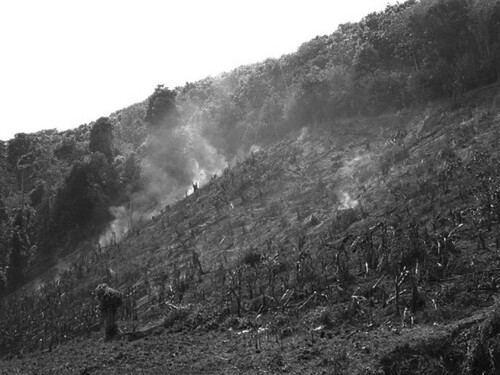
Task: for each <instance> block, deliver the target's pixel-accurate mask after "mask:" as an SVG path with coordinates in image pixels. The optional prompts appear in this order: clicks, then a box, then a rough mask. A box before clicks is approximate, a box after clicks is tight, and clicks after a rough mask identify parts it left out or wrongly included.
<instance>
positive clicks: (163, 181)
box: [99, 124, 227, 246]
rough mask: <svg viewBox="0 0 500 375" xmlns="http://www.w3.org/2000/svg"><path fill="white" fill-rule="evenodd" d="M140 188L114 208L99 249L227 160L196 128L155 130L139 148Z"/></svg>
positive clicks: (215, 170)
mask: <svg viewBox="0 0 500 375" xmlns="http://www.w3.org/2000/svg"><path fill="white" fill-rule="evenodd" d="M141 157H142V162H141V186H140V189H139V190H138V191H137V192H135V193H133V194H132V196H131V198H130V202H129V203H127V204H126V205H124V206H120V207H113V208H112V209H111V213H112V214H113V216H114V218H115V219H114V220H113V221H112V222H111V223H110V224H109V226H108V228H107V229H106V231H105V232H104V233H103V234H102V235H101V237H100V238H99V242H100V243H101V245H103V246H106V245H108V244H109V243H111V242H112V241H115V240H117V241H119V240H120V239H121V238H122V237H123V235H125V234H126V233H127V232H128V231H129V230H130V229H132V228H134V226H136V225H138V224H139V223H140V222H141V221H144V220H146V219H149V218H151V216H153V215H156V214H157V213H158V212H159V211H161V209H162V208H163V207H165V206H166V205H169V204H172V203H173V202H175V201H177V200H179V199H181V198H183V197H184V196H185V194H186V193H187V194H190V193H192V190H193V184H197V185H198V186H201V185H203V184H204V183H206V182H207V181H208V180H209V179H210V177H211V176H213V175H215V174H220V173H221V171H222V170H223V169H224V168H225V167H226V166H227V161H226V158H225V157H224V156H223V155H222V154H221V153H220V152H218V150H217V149H216V148H215V147H213V146H212V145H211V144H210V142H209V141H208V140H207V139H206V138H205V137H204V136H203V135H202V134H201V131H200V128H199V127H197V126H195V125H191V124H188V125H179V126H177V127H174V128H160V129H155V130H153V131H152V132H151V134H149V136H148V138H147V139H146V141H145V143H144V144H143V145H142V146H141Z"/></svg>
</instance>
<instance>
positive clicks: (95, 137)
mask: <svg viewBox="0 0 500 375" xmlns="http://www.w3.org/2000/svg"><path fill="white" fill-rule="evenodd" d="M89 150H90V152H100V153H101V154H103V155H104V156H105V157H106V159H107V160H108V162H109V163H111V162H112V160H113V157H114V152H113V125H111V123H110V122H109V118H107V117H101V118H99V119H98V120H97V121H96V123H95V124H94V126H92V130H91V131H90V143H89Z"/></svg>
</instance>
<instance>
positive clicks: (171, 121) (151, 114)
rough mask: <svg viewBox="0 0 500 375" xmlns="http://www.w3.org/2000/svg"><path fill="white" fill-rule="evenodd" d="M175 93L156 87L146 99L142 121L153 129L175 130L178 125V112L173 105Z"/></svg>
mask: <svg viewBox="0 0 500 375" xmlns="http://www.w3.org/2000/svg"><path fill="white" fill-rule="evenodd" d="M176 96H177V94H176V92H175V91H172V90H169V89H168V88H166V87H164V86H163V85H158V86H157V87H156V89H155V91H154V93H153V95H151V96H150V97H149V99H148V108H147V111H146V117H145V118H144V120H145V121H146V122H148V123H149V124H151V125H152V126H153V127H155V128H160V127H161V128H167V129H171V128H175V127H176V126H177V125H178V124H179V112H178V110H177V105H176V103H175V97H176Z"/></svg>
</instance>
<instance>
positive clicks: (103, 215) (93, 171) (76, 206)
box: [52, 152, 117, 235]
mask: <svg viewBox="0 0 500 375" xmlns="http://www.w3.org/2000/svg"><path fill="white" fill-rule="evenodd" d="M115 181H116V180H115V176H114V171H113V170H112V168H111V167H110V165H109V163H108V162H107V160H106V158H105V156H104V155H103V154H102V153H100V152H94V153H93V154H92V155H91V157H90V158H89V159H88V160H85V161H83V162H77V163H76V164H75V165H74V166H73V168H72V169H71V171H70V173H69V175H68V177H67V178H66V180H65V182H64V185H63V187H62V188H61V189H60V190H59V191H58V193H57V195H56V198H55V203H54V215H53V216H54V224H53V228H52V230H53V232H55V233H57V234H59V235H63V234H64V233H67V232H68V231H70V230H74V229H76V228H87V229H88V230H90V231H91V232H92V231H99V230H100V229H102V227H103V226H104V225H105V224H106V222H107V221H108V220H109V219H110V218H111V216H110V214H109V212H108V208H109V207H110V205H111V204H112V198H111V197H114V196H116V195H117V189H116V182H115Z"/></svg>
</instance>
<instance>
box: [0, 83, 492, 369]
mask: <svg viewBox="0 0 500 375" xmlns="http://www.w3.org/2000/svg"><path fill="white" fill-rule="evenodd" d="M499 95H500V88H499V86H498V85H497V86H491V87H488V88H485V89H482V90H479V91H476V92H473V93H470V94H469V95H468V97H466V98H465V99H464V102H463V103H461V104H460V105H459V106H458V107H457V106H451V105H450V104H447V103H442V104H439V105H438V104H435V105H433V106H432V107H428V108H427V109H423V110H421V111H417V110H415V111H411V112H404V113H403V112H402V113H398V114H394V115H386V116H381V117H374V118H355V119H350V120H346V121H344V122H343V123H338V124H336V125H335V127H329V126H324V127H317V128H303V129H302V130H300V131H297V132H296V133H293V134H291V135H290V136H288V137H286V138H285V139H283V140H282V141H281V142H279V143H277V144H275V145H272V146H270V147H267V148H265V149H262V150H257V149H256V150H254V152H253V153H252V154H251V155H250V156H249V157H248V158H247V159H245V160H244V161H240V162H237V163H236V164H235V165H232V166H230V167H228V168H227V169H226V170H225V171H224V172H223V173H222V175H221V176H219V177H214V178H213V179H212V180H211V181H210V182H209V183H207V184H206V185H205V186H202V187H200V188H199V189H197V190H196V191H194V192H193V193H192V194H190V195H189V196H187V197H186V198H185V199H183V200H181V201H179V202H177V203H175V204H173V205H170V206H167V207H164V208H163V209H161V210H159V211H158V212H157V213H156V214H155V215H154V217H152V218H150V219H148V220H143V221H137V222H134V223H132V228H133V229H132V230H130V231H129V232H128V233H126V234H124V236H123V238H122V239H121V240H120V241H119V242H118V243H114V242H113V243H111V244H110V245H109V246H107V247H104V248H102V247H101V246H98V245H94V246H88V247H87V249H86V251H82V252H81V253H80V254H81V256H80V257H79V258H77V259H73V260H72V261H71V262H70V263H71V266H70V267H69V268H68V269H67V270H65V271H64V272H62V273H61V274H60V275H59V276H58V280H57V281H52V282H47V283H45V285H44V286H42V287H41V289H39V290H38V292H37V294H35V295H32V296H28V295H27V296H24V297H22V298H19V299H17V300H16V299H11V300H9V301H8V304H5V305H4V306H3V308H2V310H1V314H2V317H1V320H0V321H1V322H2V327H1V330H2V333H3V334H2V338H1V340H2V341H1V349H2V353H4V354H7V356H6V357H5V359H7V358H10V356H12V355H16V354H18V356H19V355H20V353H26V352H27V351H30V350H42V351H45V350H47V349H49V351H51V350H52V349H53V348H54V347H55V346H58V345H60V344H62V346H60V347H59V348H58V349H57V350H54V351H52V352H51V353H45V352H43V353H42V354H39V353H37V354H30V355H28V356H27V357H26V359H17V360H12V361H8V360H6V361H3V362H2V364H1V365H0V368H2V371H4V372H5V373H10V372H12V371H14V370H15V369H21V371H24V372H29V371H30V370H31V369H34V368H36V369H38V372H41V373H44V371H45V372H46V373H50V371H59V370H61V371H63V370H64V369H66V370H67V372H68V373H78V372H79V371H86V373H113V371H114V372H115V373H124V372H125V373H127V372H134V371H135V372H137V371H142V372H144V373H157V372H158V371H160V372H162V371H167V369H168V368H170V367H169V366H173V367H172V368H173V370H175V371H177V372H180V373H183V372H184V373H196V372H197V371H198V372H202V371H204V366H212V367H210V368H211V369H213V372H214V373H224V372H226V373H259V372H260V371H268V372H273V373H277V372H281V371H287V372H289V373H321V372H322V371H337V372H341V371H343V372H344V373H376V372H377V371H384V372H385V373H390V374H392V373H398V372H397V371H403V370H404V371H410V370H409V369H411V371H415V373H419V372H418V371H419V370H422V369H427V370H426V371H430V372H429V373H433V372H432V371H434V373H436V371H438V369H441V370H440V371H441V372H439V373H443V372H442V371H448V373H454V371H455V370H456V366H457V363H461V364H463V365H464V366H465V365H467V366H468V367H467V369H468V370H467V371H469V372H468V373H475V372H474V371H477V368H478V367H477V366H479V365H477V363H476V362H478V361H479V359H480V358H482V357H481V355H483V354H481V353H488V352H489V353H493V354H494V353H496V351H495V350H496V349H495V348H496V347H497V345H498V342H497V341H495V339H494V332H496V328H495V327H496V323H495V322H496V320H495V319H497V316H498V312H495V311H494V309H493V307H491V306H492V304H494V301H495V298H496V291H497V288H498V282H499V280H500V277H499V276H500V275H499V273H500V271H499V270H500V260H499V258H498V251H499V250H500V230H499V225H500V200H499V199H500V198H499V197H500V178H499V177H500V176H499V170H498V168H497V166H498V161H499V155H498V152H499V151H498V150H499V149H500V148H499V144H498V143H499V140H500V134H499V123H500V105H499V104H500V100H499V99H498V98H499ZM118 237H120V234H118ZM103 281H105V282H108V283H110V284H112V285H113V286H115V287H117V288H119V289H120V290H121V291H122V292H123V293H124V304H123V307H122V309H121V310H120V318H121V320H120V321H119V325H120V326H121V329H122V331H123V332H124V333H123V335H122V337H124V338H126V337H128V338H129V340H131V341H132V342H130V343H127V342H125V341H120V342H117V343H101V342H99V341H98V340H99V339H98V337H99V336H97V334H95V333H92V332H93V331H94V330H95V328H98V322H99V320H98V315H97V313H96V309H95V302H94V299H93V297H92V295H91V292H92V290H93V289H94V288H95V286H96V285H97V284H98V283H99V282H103ZM20 312H21V313H20ZM481 322H484V323H481ZM478 324H482V325H480V326H478ZM491 327H493V328H491ZM259 328H260V329H261V332H267V333H268V336H269V337H271V338H272V341H266V340H264V338H263V336H264V334H262V335H261V336H262V337H261V338H260V339H261V340H262V342H261V343H260V347H258V345H259V340H260V339H258V338H259V331H258V329H259ZM246 330H248V331H246ZM178 331H184V334H174V333H173V332H178ZM152 333H155V334H157V335H153V336H151V334H152ZM85 337H88V338H85ZM141 337H143V338H141ZM72 338H73V339H72ZM75 338H77V339H75ZM70 339H72V340H71V341H69V342H68V340H70ZM135 340H136V341H135ZM171 340H172V341H171ZM274 340H276V343H274ZM477 340H482V341H481V342H483V344H481V345H483V346H478V344H475V343H476V342H477ZM170 341H171V342H172V345H173V346H176V347H177V349H175V348H174V347H173V346H164V345H165V342H170ZM450 343H454V345H455V346H454V347H455V348H456V350H455V351H453V352H450V351H447V349H445V348H446V347H447V346H448V345H449V344H450ZM437 344H439V345H441V346H439V345H438V347H442V348H443V350H442V351H441V352H440V351H437V352H435V353H433V352H432V351H431V348H433V347H436V346H435V345H437ZM209 346H210V348H211V350H210V351H209V352H206V353H207V354H206V355H205V354H203V353H204V352H203V350H202V349H201V348H204V347H206V348H208V347H209ZM153 347H154V348H156V349H154V348H153ZM468 348H476V349H474V350H475V352H474V350H473V351H472V352H471V351H470V350H469V349H468ZM97 349H98V350H100V351H102V353H106V354H101V355H100V356H97V354H96V353H97V352H96V350H97ZM153 349H154V350H153ZM468 350H469V351H468ZM115 352H116V356H115V355H114V353H115ZM140 353H143V354H140ZM173 353H178V355H179V357H177V358H174V357H173ZM474 353H476V354H474ZM478 353H479V354H478ZM139 354H140V355H139ZM242 354H245V355H246V357H245V356H242ZM493 354H492V355H493ZM67 356H71V358H72V359H71V362H68V361H67V360H66V359H65V358H67ZM146 357H151V358H154V360H153V361H147V363H144V360H145V358H146ZM209 357H210V358H212V359H209ZM20 358H22V356H21V357H20ZM89 358H94V359H92V360H90V359H89ZM214 358H220V359H221V360H220V361H219V360H216V359H214ZM409 358H413V359H414V362H411V361H410V359H409ZM429 358H430V359H431V361H430V364H429V361H428V359H429ZM478 358H479V359H478ZM492 361H493V360H492ZM34 362H36V364H34ZM63 362H64V363H63ZM66 362H68V363H67V364H65V363H66ZM479 362H481V361H479ZM479 362H478V363H479ZM413 363H414V364H416V365H415V366H414V368H413V367H412V364H413ZM64 366H66V367H64ZM419 366H420V367H419ZM425 366H428V367H425ZM481 366H483V367H484V368H483V369H482V371H490V373H492V372H491V371H493V369H494V366H496V364H495V362H494V361H493V362H491V363H490V362H488V364H486V365H485V364H482V365H481ZM57 368H58V369H59V370H56V369H57ZM49 369H51V370H49ZM443 369H445V370H443ZM66 370H64V371H66ZM173 370H172V371H173ZM464 371H465V370H464Z"/></svg>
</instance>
